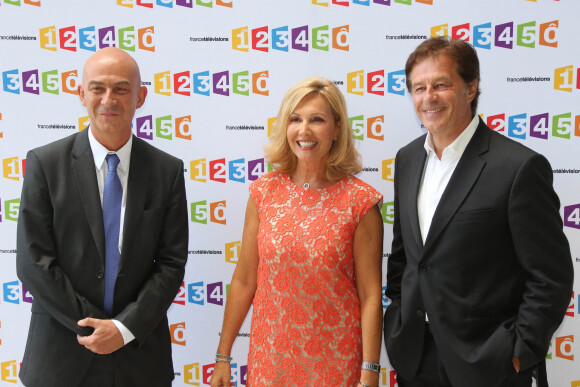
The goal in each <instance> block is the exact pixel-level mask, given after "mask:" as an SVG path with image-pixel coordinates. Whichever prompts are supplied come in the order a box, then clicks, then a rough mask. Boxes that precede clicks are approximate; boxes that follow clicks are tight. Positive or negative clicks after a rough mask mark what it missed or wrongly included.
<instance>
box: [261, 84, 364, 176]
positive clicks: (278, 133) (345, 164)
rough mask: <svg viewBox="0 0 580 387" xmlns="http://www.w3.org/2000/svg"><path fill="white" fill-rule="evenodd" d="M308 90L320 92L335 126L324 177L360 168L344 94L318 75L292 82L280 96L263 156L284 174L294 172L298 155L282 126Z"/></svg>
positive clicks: (353, 171)
mask: <svg viewBox="0 0 580 387" xmlns="http://www.w3.org/2000/svg"><path fill="white" fill-rule="evenodd" d="M311 93H316V94H318V95H320V96H321V97H322V98H324V100H325V101H326V102H327V103H328V106H329V107H330V111H331V112H332V115H333V116H334V119H335V123H336V125H337V127H338V138H337V140H335V141H333V143H332V146H331V148H330V151H329V154H328V159H327V165H326V178H327V179H328V180H330V181H337V180H339V179H341V178H343V177H344V176H347V175H350V174H353V173H358V172H360V171H361V170H362V165H361V162H360V156H359V153H358V151H357V150H356V148H355V147H354V140H353V133H352V128H351V126H350V122H349V120H348V114H347V111H346V101H345V100H344V96H343V95H342V93H341V92H340V90H339V89H338V88H337V87H336V86H335V85H334V83H333V82H332V81H329V80H327V79H324V78H319V77H311V78H306V79H304V80H302V81H300V82H298V83H296V84H295V85H294V86H292V87H291V88H290V90H288V92H287V93H286V95H285V96H284V99H283V100H282V104H281V105H280V111H279V112H278V116H277V117H276V122H275V123H274V130H273V133H272V136H271V138H270V143H269V144H268V145H267V146H266V149H265V151H266V159H267V160H268V162H270V163H271V164H272V166H273V168H274V169H275V170H277V171H279V172H282V173H288V174H290V173H292V172H294V170H295V169H296V165H297V164H298V159H297V157H296V155H295V154H294V153H292V150H291V149H290V145H289V144H288V139H287V138H286V128H287V127H288V121H289V118H290V115H291V114H292V112H293V111H294V109H296V106H297V105H298V104H299V103H300V101H302V99H303V98H304V97H306V96H307V95H309V94H311Z"/></svg>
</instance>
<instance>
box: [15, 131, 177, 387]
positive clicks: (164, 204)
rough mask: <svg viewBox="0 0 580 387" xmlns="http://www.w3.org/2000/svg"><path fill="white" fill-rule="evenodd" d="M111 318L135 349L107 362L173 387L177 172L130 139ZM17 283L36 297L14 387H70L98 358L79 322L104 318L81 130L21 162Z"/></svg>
mask: <svg viewBox="0 0 580 387" xmlns="http://www.w3.org/2000/svg"><path fill="white" fill-rule="evenodd" d="M124 219H125V223H124V231H123V247H122V252H121V259H120V263H119V275H118V279H117V282H116V285H115V293H114V310H113V318H114V319H116V320H119V321H120V322H121V323H123V324H124V325H125V326H126V327H127V328H128V329H129V330H130V331H131V332H132V333H133V335H134V336H135V340H133V341H132V342H130V343H129V344H128V345H126V346H125V347H123V348H121V349H120V350H118V351H117V352H115V353H114V356H116V358H117V360H118V361H117V363H118V364H119V367H120V368H121V370H122V372H123V373H124V374H125V375H126V376H127V378H128V379H129V380H130V381H132V383H134V385H136V386H163V385H170V383H171V380H172V379H173V376H174V373H173V365H172V359H171V341H170V336H169V328H168V323H167V317H166V312H167V309H168V308H169V306H170V305H171V303H172V301H173V299H174V298H175V295H176V294H177V291H178V289H179V287H180V285H181V282H182V280H183V275H184V269H185V263H186V260H187V248H188V219H187V203H186V197H185V185H184V176H183V163H182V162H181V160H178V159H176V158H174V157H173V156H170V155H168V154H166V153H164V152H162V151H160V150H158V149H156V148H154V147H153V146H151V145H149V144H147V143H146V142H145V141H143V140H141V139H139V138H136V137H134V138H133V146H132V151H131V164H130V171H129V180H128V183H127V206H126V210H125V218H124ZM17 240H18V241H17V247H18V249H17V251H18V252H17V256H16V264H17V273H18V277H19V278H20V280H21V281H22V283H23V284H24V285H25V286H26V287H27V288H28V289H29V290H30V293H31V294H32V295H33V296H34V302H33V304H32V316H31V321H30V330H29V335H28V341H27V343H26V350H25V353H24V358H23V360H22V367H21V370H20V378H21V380H22V381H23V382H24V384H25V385H26V386H42V387H51V386H54V387H66V386H77V385H78V383H79V381H80V380H81V378H82V377H83V375H84V374H85V372H86V371H87V369H88V367H89V365H90V362H91V359H92V358H93V356H99V355H95V354H93V353H92V352H90V351H89V350H87V349H86V348H84V347H83V346H81V345H79V344H78V342H77V337H76V336H77V334H80V335H89V334H90V333H91V331H92V329H90V328H82V327H79V326H78V325H77V321H78V320H81V319H83V318H85V317H95V318H100V319H108V318H109V317H108V316H106V315H105V314H104V313H103V311H102V310H103V297H104V272H105V236H104V226H103V216H102V207H101V202H100V198H99V189H98V186H97V180H96V174H95V163H94V159H93V155H92V152H91V148H90V146H89V141H88V130H84V131H82V132H80V133H76V134H74V135H71V136H69V137H66V138H64V139H62V140H60V141H56V142H54V143H51V144H48V145H46V146H43V147H40V148H37V149H34V150H32V151H30V152H29V153H28V155H27V162H26V175H25V178H24V183H23V187H22V197H21V202H20V214H19V219H18V238H17Z"/></svg>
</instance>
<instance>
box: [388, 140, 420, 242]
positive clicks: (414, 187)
mask: <svg viewBox="0 0 580 387" xmlns="http://www.w3.org/2000/svg"><path fill="white" fill-rule="evenodd" d="M413 154H414V159H413V160H412V167H411V170H410V171H409V180H408V181H407V183H408V186H407V187H405V188H406V189H405V190H402V191H401V192H406V193H407V195H408V197H409V199H408V201H407V203H408V207H407V209H406V210H407V213H408V214H409V218H410V221H411V222H410V223H411V229H412V230H413V236H414V237H415V242H416V243H417V245H418V246H421V247H422V246H423V238H422V236H421V228H420V227H419V213H418V209H417V196H418V195H419V187H420V185H421V179H422V178H423V169H425V159H426V158H427V152H426V151H425V150H424V149H423V146H422V145H421V149H419V150H417V151H416V152H413ZM395 162H396V161H395Z"/></svg>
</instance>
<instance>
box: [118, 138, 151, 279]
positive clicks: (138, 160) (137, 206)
mask: <svg viewBox="0 0 580 387" xmlns="http://www.w3.org/2000/svg"><path fill="white" fill-rule="evenodd" d="M142 141H143V140H141V139H139V138H137V137H135V136H133V146H132V148H131V165H130V167H129V181H128V182H127V200H126V203H127V205H126V208H125V221H124V222H125V223H124V225H123V247H122V251H121V261H120V262H119V271H120V270H121V269H122V268H123V265H124V263H125V260H126V259H127V253H126V252H127V251H131V248H130V246H131V244H132V243H133V240H134V239H135V234H136V230H137V227H138V225H139V223H140V222H141V216H142V215H143V210H144V208H145V199H146V197H147V189H148V188H147V187H149V165H148V163H149V159H148V157H147V152H146V150H145V146H144V144H143V143H142Z"/></svg>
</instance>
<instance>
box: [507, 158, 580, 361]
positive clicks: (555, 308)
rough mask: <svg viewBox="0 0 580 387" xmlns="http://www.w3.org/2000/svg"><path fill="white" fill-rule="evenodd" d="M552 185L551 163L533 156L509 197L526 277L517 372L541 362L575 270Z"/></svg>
mask: <svg viewBox="0 0 580 387" xmlns="http://www.w3.org/2000/svg"><path fill="white" fill-rule="evenodd" d="M552 180H553V176H552V169H551V167H550V164H549V162H548V161H547V160H546V159H545V158H544V157H543V156H541V155H539V154H535V155H534V156H532V157H531V158H529V159H527V160H526V161H525V162H524V163H523V164H522V166H521V167H520V169H519V171H518V172H517V174H516V177H515V179H514V182H513V185H512V188H511V192H510V196H509V204H508V214H509V215H508V216H509V227H510V231H511V234H512V238H513V243H514V247H515V251H516V254H517V258H518V260H519V262H520V264H521V266H522V269H523V271H524V272H525V274H526V277H527V279H526V282H525V290H524V294H523V300H522V303H521V305H520V308H519V313H518V316H517V319H516V321H515V330H516V342H515V347H514V356H516V357H518V358H519V360H520V366H521V369H526V368H529V367H531V366H533V365H534V364H536V363H538V362H539V361H541V360H542V359H543V358H544V356H545V354H546V352H547V350H548V347H549V344H550V341H551V339H552V335H553V334H554V332H555V330H556V329H557V328H558V326H559V325H560V323H561V322H562V319H563V317H564V314H565V311H566V309H567V307H568V305H569V303H570V297H571V294H572V285H573V276H574V269H573V266H572V258H571V255H570V247H569V244H568V240H567V239H566V236H565V235H564V233H563V231H562V219H561V217H560V215H559V209H560V202H559V200H558V196H557V195H556V193H555V192H554V189H553V187H552Z"/></svg>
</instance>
